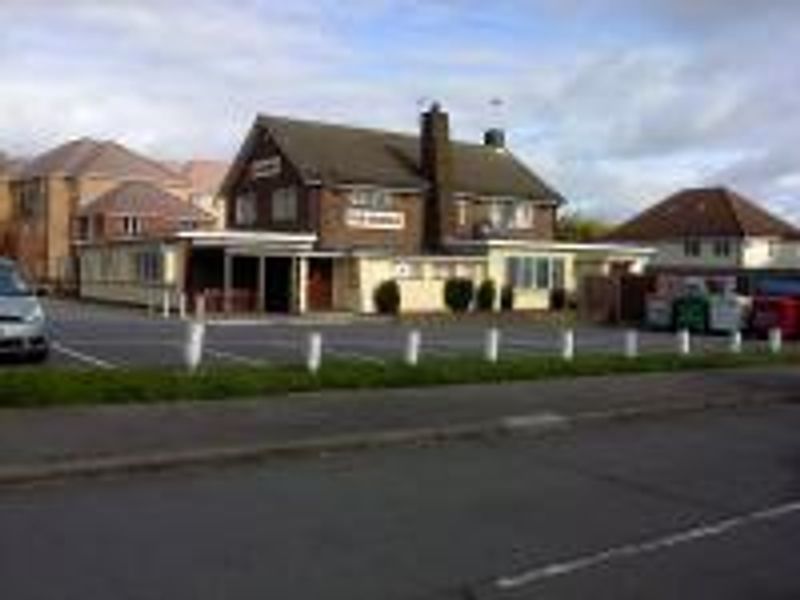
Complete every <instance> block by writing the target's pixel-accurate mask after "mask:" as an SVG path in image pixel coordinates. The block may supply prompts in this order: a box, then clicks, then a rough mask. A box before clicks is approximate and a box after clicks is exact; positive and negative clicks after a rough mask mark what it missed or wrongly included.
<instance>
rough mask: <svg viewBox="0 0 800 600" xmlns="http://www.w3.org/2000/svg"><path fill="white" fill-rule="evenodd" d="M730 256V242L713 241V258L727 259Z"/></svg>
mask: <svg viewBox="0 0 800 600" xmlns="http://www.w3.org/2000/svg"><path fill="white" fill-rule="evenodd" d="M730 255H731V241H730V240H715V241H714V256H717V257H721V258H722V257H728V256H730Z"/></svg>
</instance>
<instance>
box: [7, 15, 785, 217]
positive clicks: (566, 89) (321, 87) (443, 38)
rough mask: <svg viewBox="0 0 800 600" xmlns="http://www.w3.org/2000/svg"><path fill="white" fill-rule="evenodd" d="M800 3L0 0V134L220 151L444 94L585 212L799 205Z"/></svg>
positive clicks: (412, 119) (382, 119)
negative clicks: (709, 201)
mask: <svg viewBox="0 0 800 600" xmlns="http://www.w3.org/2000/svg"><path fill="white" fill-rule="evenodd" d="M798 19H800V2H796V1H795V0H762V1H759V2H756V1H754V0H694V1H692V0H649V1H648V2H642V1H636V0H495V1H494V2H477V1H475V0H427V1H425V0H349V1H348V2H341V1H340V0H339V1H337V0H293V1H292V2H290V3H286V2H278V1H273V0H244V1H238V2H233V1H232V0H195V1H193V2H184V1H180V0H136V1H134V0H115V1H114V2H109V1H106V0H62V1H60V2H53V1H52V0H0V21H2V22H3V23H6V24H12V25H11V26H10V27H8V26H6V27H4V36H3V38H0V150H4V151H6V152H9V153H12V154H23V155H29V154H32V153H35V152H38V151H41V150H43V149H46V148H47V147H49V146H52V145H54V144H56V143H59V142H61V141H64V140H66V139H69V138H71V137H75V136H83V135H91V136H97V137H103V138H116V139H119V140H121V141H123V142H126V143H128V144H130V145H131V146H132V147H134V148H137V149H140V150H143V151H147V152H150V153H152V154H154V155H156V156H160V157H163V158H170V159H183V158H188V157H218V158H230V157H231V156H232V155H233V153H234V152H235V149H236V146H237V145H238V144H239V142H240V141H241V139H242V137H243V136H244V134H245V131H246V129H247V127H248V126H249V124H250V122H251V121H252V119H253V117H254V115H255V114H256V113H257V112H267V113H278V114H291V115H295V116H298V117H307V118H314V119H327V120H334V121H343V122H348V123H356V124H362V125H367V126H375V127H387V128H391V129H399V130H414V129H415V128H416V123H417V120H416V114H417V112H418V109H419V101H420V99H437V100H439V101H441V102H442V103H443V104H444V105H445V107H446V108H447V109H448V110H449V111H450V113H451V117H452V121H453V129H454V133H455V135H456V136H457V137H459V138H464V139H475V140H478V139H479V138H480V136H481V132H482V130H483V129H485V128H486V127H488V126H490V125H493V124H495V123H497V122H498V121H499V122H500V123H502V125H503V126H504V127H505V128H506V129H507V130H508V137H509V140H510V145H511V147H512V149H513V150H514V151H515V152H516V153H517V154H519V155H520V156H521V157H522V158H523V159H525V160H526V162H528V163H529V164H530V165H531V166H532V167H533V168H534V169H535V170H536V171H537V172H539V173H540V174H541V175H543V176H544V177H545V178H546V179H548V180H549V181H550V182H551V183H552V184H553V185H554V186H555V187H557V188H558V189H559V190H561V191H562V192H563V193H564V194H565V195H566V196H567V197H568V198H569V199H570V200H571V206H572V207H573V208H576V209H578V210H581V211H584V212H588V213H593V214H596V215H599V216H603V217H607V218H612V219H620V218H624V217H626V216H628V215H630V214H631V213H633V212H635V211H637V210H639V209H640V208H641V207H643V206H646V205H647V204H650V203H652V202H654V201H656V200H658V199H660V198H661V197H663V196H664V195H666V194H667V193H669V192H671V191H674V190H675V189H677V188H680V187H683V186H687V185H702V184H728V185H731V186H733V187H736V188H737V189H740V190H741V191H743V192H745V193H747V194H750V195H752V196H754V197H756V198H758V199H761V200H763V201H764V202H767V203H768V204H769V205H770V206H771V207H772V208H774V209H775V210H777V211H779V212H781V213H783V214H785V215H788V216H791V217H793V218H800V202H798V200H797V199H798V196H799V195H800V162H798V159H797V158H796V157H797V148H798V147H800V111H798V110H797V107H798V100H800V70H799V69H798V67H797V66H796V64H795V61H794V59H793V57H795V56H798V55H800V34H798V33H797V32H796V31H795V24H796V23H798V22H800V21H799V20H798ZM495 97H498V98H502V100H503V102H504V104H503V108H502V109H501V110H499V111H498V110H497V109H493V108H492V107H491V105H490V101H491V99H492V98H495Z"/></svg>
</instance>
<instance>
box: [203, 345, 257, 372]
mask: <svg viewBox="0 0 800 600" xmlns="http://www.w3.org/2000/svg"><path fill="white" fill-rule="evenodd" d="M203 351H204V352H205V353H207V354H209V355H211V356H216V357H217V358H222V359H225V360H230V361H232V362H238V363H241V364H243V365H248V366H250V367H265V366H267V365H268V364H269V363H268V362H267V361H265V360H260V359H257V358H250V357H248V356H241V355H239V354H233V353H232V352H225V351H224V350H216V349H215V348H209V347H208V346H206V347H205V348H204V349H203Z"/></svg>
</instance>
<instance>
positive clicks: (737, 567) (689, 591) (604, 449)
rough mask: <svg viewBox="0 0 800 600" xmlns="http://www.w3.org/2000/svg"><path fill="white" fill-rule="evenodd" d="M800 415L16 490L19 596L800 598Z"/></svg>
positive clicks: (13, 564)
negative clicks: (799, 432)
mask: <svg viewBox="0 0 800 600" xmlns="http://www.w3.org/2000/svg"><path fill="white" fill-rule="evenodd" d="M798 431H800V407H779V408H769V409H759V410H748V411H738V412H709V413H705V414H702V415H695V416H692V417H681V418H677V417H676V418H672V419H669V420H661V421H636V422H625V423H616V424H613V425H606V426H602V427H601V426H597V427H591V428H582V429H578V430H575V431H573V432H571V433H564V434H558V435H555V436H553V437H548V438H539V439H532V438H515V439H502V440H496V441H494V442H491V443H477V442H476V443H463V444H455V445H448V446H432V447H423V448H406V449H403V448H398V449H394V450H385V451H374V452H362V453H358V454H351V455H333V456H326V457H318V458H307V459H302V460H294V461H273V462H266V463H262V464H256V465H249V466H241V467H236V468H232V469H227V470H209V471H198V472H183V473H172V474H162V475H154V476H139V477H133V478H129V479H125V478H120V479H115V480H106V481H82V482H73V483H70V484H64V485H60V486H43V487H40V488H31V489H16V490H12V489H6V490H2V491H0V532H2V535H0V586H2V597H4V598H13V599H14V600H39V599H42V600H45V599H47V600H50V599H52V598H59V599H60V600H73V599H74V600H85V599H87V598H115V599H126V600H138V599H142V600H144V599H147V600H153V599H161V598H163V599H175V598H191V599H192V600H206V599H222V598H224V599H235V600H239V599H242V600H245V599H250V598H252V599H254V600H255V599H258V600H263V599H264V598H293V599H295V598H297V599H305V598H308V599H326V598H335V599H340V598H341V599H347V600H359V599H365V600H375V599H412V600H416V599H419V600H425V599H430V600H436V599H442V600H446V599H458V598H461V599H464V598H480V599H482V598H502V599H505V598H513V599H518V598H526V599H533V598H536V599H541V598H557V599H562V598H564V599H586V598H593V599H606V598H607V599H613V600H623V599H637V600H639V599H641V598H647V599H654V600H661V599H664V600H666V599H672V598H680V599H682V600H687V599H693V598H698V599H708V598H726V599H752V598H758V599H767V600H777V599H779V598H780V599H789V598H798V597H800V570H798V568H797V567H798V565H800V558H798V549H800V503H799V502H800V478H798V475H800V436H799V435H798Z"/></svg>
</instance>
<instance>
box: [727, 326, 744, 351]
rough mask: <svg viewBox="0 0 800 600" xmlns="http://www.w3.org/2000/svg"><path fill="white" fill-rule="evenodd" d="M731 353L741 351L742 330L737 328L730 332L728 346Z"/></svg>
mask: <svg viewBox="0 0 800 600" xmlns="http://www.w3.org/2000/svg"><path fill="white" fill-rule="evenodd" d="M729 349H730V351H731V354H741V353H742V332H741V331H739V330H736V331H732V332H731V339H730V346H729Z"/></svg>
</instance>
